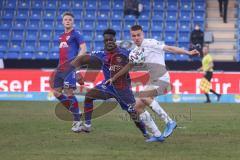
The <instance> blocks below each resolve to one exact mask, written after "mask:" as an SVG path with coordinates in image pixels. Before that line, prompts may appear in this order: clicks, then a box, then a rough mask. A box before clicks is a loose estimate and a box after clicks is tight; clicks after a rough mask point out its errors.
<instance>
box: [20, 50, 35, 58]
mask: <svg viewBox="0 0 240 160" xmlns="http://www.w3.org/2000/svg"><path fill="white" fill-rule="evenodd" d="M32 58H33V53H32V52H29V51H27V50H24V51H23V52H22V53H21V54H20V59H32Z"/></svg>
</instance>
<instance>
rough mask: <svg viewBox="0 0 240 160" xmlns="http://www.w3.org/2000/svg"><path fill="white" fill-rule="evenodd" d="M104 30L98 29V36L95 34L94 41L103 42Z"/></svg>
mask: <svg viewBox="0 0 240 160" xmlns="http://www.w3.org/2000/svg"><path fill="white" fill-rule="evenodd" d="M102 34H103V31H98V32H97V31H96V36H95V39H94V41H101V42H103V35H102Z"/></svg>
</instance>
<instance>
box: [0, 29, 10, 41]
mask: <svg viewBox="0 0 240 160" xmlns="http://www.w3.org/2000/svg"><path fill="white" fill-rule="evenodd" d="M0 32H1V34H0V41H8V38H9V37H10V35H11V34H10V32H9V30H0Z"/></svg>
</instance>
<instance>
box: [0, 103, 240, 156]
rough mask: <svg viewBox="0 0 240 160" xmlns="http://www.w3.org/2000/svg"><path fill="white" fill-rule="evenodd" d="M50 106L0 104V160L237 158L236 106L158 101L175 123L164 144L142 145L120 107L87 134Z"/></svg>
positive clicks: (239, 128)
mask: <svg viewBox="0 0 240 160" xmlns="http://www.w3.org/2000/svg"><path fill="white" fill-rule="evenodd" d="M55 105H56V103H53V102H7V101H4V102H3V101H2V102H0V160H55V159H56V160H76V159H79V160H113V159H114V160H144V159H146V160H233V159H236V160H238V159H240V106H239V104H162V106H163V107H164V109H165V110H166V111H167V112H168V113H169V114H170V115H171V116H172V117H174V119H176V121H177V123H178V126H179V127H178V128H177V129H176V130H175V132H174V134H173V135H172V136H171V137H169V138H167V139H166V141H165V142H163V143H145V141H144V138H143V137H142V135H141V134H140V132H139V131H138V130H137V129H136V128H135V126H134V124H133V123H132V122H131V121H130V120H129V118H128V116H127V115H126V114H125V113H124V112H123V111H122V110H121V109H120V108H119V107H118V108H116V109H114V110H113V111H111V112H110V113H108V114H106V115H104V116H102V117H99V118H97V119H95V120H94V121H93V131H92V132H91V133H89V134H86V133H78V134H77V133H72V132H71V131H70V128H71V122H70V121H63V120H60V119H59V118H57V116H56V115H55ZM153 116H154V117H155V118H156V121H157V124H158V126H159V127H160V128H161V130H163V127H164V124H163V122H162V121H160V120H159V118H158V117H156V116H155V115H154V114H153Z"/></svg>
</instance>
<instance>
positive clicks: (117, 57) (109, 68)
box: [65, 29, 148, 137]
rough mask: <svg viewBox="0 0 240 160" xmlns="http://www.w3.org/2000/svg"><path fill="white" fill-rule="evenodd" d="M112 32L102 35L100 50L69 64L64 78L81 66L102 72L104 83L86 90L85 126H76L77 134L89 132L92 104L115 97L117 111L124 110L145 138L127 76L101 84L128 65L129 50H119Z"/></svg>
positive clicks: (145, 133)
mask: <svg viewBox="0 0 240 160" xmlns="http://www.w3.org/2000/svg"><path fill="white" fill-rule="evenodd" d="M115 35H116V32H115V31H114V30H112V29H106V30H105V31H104V33H103V37H104V49H103V50H100V51H94V52H92V53H91V54H90V55H82V56H79V57H77V58H76V59H75V60H73V61H72V62H71V65H69V68H68V71H66V73H65V75H67V74H68V73H70V72H71V71H72V70H75V69H76V68H77V67H80V66H82V65H88V68H95V69H100V70H102V71H103V74H104V80H103V81H102V82H101V83H100V84H98V85H97V86H95V87H94V88H92V89H91V90H90V91H88V92H87V93H86V95H85V100H84V113H85V123H84V124H83V125H82V126H81V127H80V130H81V131H86V132H89V131H90V130H91V118H92V117H91V116H92V112H93V101H94V100H96V99H101V100H107V99H109V98H115V99H116V100H117V102H118V103H119V104H120V106H121V108H122V109H123V110H125V111H127V112H128V113H129V115H130V117H131V119H132V120H133V121H134V123H135V125H136V126H137V127H138V128H139V130H140V131H141V132H142V134H143V135H144V136H145V137H146V136H148V132H147V130H146V128H145V125H144V123H143V122H142V121H140V120H139V119H138V115H137V113H136V111H135V110H134V108H133V106H134V104H135V98H134V95H133V93H132V90H131V79H130V76H129V74H128V73H126V74H125V75H123V76H121V77H120V78H119V79H118V80H117V81H115V82H114V83H113V84H112V85H106V84H105V82H106V80H108V79H109V78H111V77H112V76H113V75H115V74H116V73H117V72H118V71H119V70H120V69H121V68H122V67H123V66H124V65H126V64H127V63H128V55H129V51H127V50H126V49H123V48H119V47H118V46H117V45H116V38H115Z"/></svg>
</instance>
